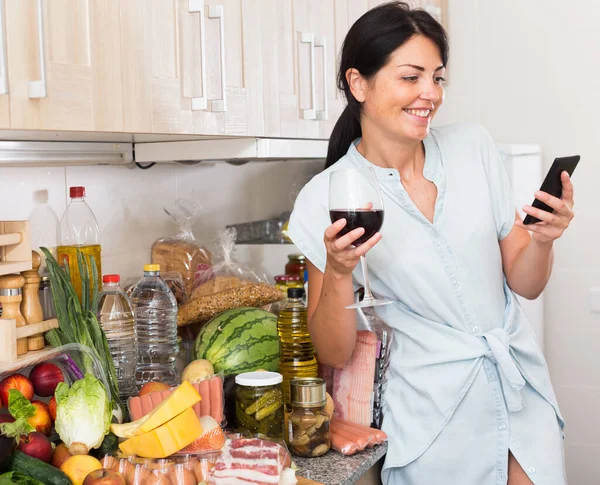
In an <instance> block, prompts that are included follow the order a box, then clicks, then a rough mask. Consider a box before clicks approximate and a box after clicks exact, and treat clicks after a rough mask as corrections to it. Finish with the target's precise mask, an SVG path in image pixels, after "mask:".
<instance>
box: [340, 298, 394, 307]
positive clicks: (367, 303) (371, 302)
mask: <svg viewBox="0 0 600 485" xmlns="http://www.w3.org/2000/svg"><path fill="white" fill-rule="evenodd" d="M391 303H394V300H384V299H379V298H363V299H362V301H359V302H358V303H353V304H352V305H348V306H347V307H346V308H348V309H351V308H369V307H373V306H383V305H389V304H391Z"/></svg>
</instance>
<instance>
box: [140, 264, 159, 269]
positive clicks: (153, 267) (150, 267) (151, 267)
mask: <svg viewBox="0 0 600 485" xmlns="http://www.w3.org/2000/svg"><path fill="white" fill-rule="evenodd" d="M144 271H160V264H145V265H144Z"/></svg>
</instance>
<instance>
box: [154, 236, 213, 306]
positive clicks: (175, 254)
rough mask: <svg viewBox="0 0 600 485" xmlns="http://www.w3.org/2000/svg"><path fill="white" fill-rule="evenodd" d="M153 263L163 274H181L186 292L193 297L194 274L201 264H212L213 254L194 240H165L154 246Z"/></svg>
mask: <svg viewBox="0 0 600 485" xmlns="http://www.w3.org/2000/svg"><path fill="white" fill-rule="evenodd" d="M152 263H153V264H160V270H161V272H166V271H176V272H178V273H179V274H181V277H182V278H183V282H184V283H185V287H186V292H187V294H188V295H191V293H192V290H193V286H194V273H195V272H196V269H197V268H198V265H199V264H208V265H209V264H211V254H210V252H209V251H208V250H207V249H206V248H204V247H202V246H201V245H200V244H199V243H198V242H196V241H194V240H187V239H184V238H178V237H173V238H165V239H159V240H158V241H156V242H155V243H154V244H153V245H152Z"/></svg>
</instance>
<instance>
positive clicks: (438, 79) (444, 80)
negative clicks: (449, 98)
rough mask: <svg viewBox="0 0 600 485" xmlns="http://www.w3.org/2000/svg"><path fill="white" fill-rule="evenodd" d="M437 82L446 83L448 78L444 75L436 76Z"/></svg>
mask: <svg viewBox="0 0 600 485" xmlns="http://www.w3.org/2000/svg"><path fill="white" fill-rule="evenodd" d="M435 82H436V83H438V84H444V83H445V82H446V78H445V77H442V76H438V77H436V78H435Z"/></svg>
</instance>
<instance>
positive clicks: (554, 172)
mask: <svg viewBox="0 0 600 485" xmlns="http://www.w3.org/2000/svg"><path fill="white" fill-rule="evenodd" d="M580 158H581V157H580V156H579V155H573V156H572V157H560V158H555V159H554V162H553V163H552V166H551V167H550V170H548V173H547V174H546V178H545V179H544V182H543V183H542V186H541V187H540V190H541V191H542V192H546V193H548V194H550V195H553V196H554V197H558V198H559V199H560V198H561V197H562V182H561V180H560V174H561V173H563V172H567V173H568V174H569V177H570V176H572V175H573V172H574V171H575V167H576V166H577V164H578V163H579V159H580ZM531 205H532V206H533V207H535V208H536V209H542V210H544V211H546V212H553V210H554V209H552V207H550V206H549V205H548V204H544V203H543V202H542V201H540V200H537V199H535V200H534V201H533V204H531ZM536 222H541V221H540V220H539V219H538V218H537V217H533V216H531V215H529V214H527V216H526V217H525V220H524V221H523V224H535V223H536Z"/></svg>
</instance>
